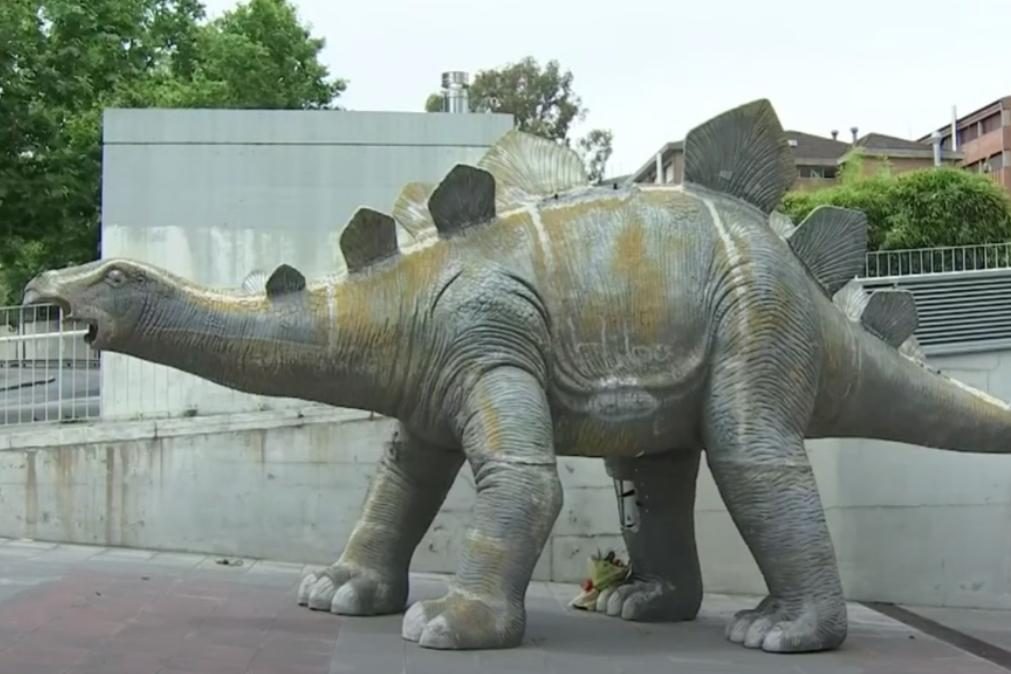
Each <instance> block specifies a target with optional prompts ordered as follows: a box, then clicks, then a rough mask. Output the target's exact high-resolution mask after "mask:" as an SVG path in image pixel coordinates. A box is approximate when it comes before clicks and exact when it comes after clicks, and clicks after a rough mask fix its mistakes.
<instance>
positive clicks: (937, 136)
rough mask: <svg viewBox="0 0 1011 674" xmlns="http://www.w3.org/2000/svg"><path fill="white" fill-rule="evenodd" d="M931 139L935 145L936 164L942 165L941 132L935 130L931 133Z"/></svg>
mask: <svg viewBox="0 0 1011 674" xmlns="http://www.w3.org/2000/svg"><path fill="white" fill-rule="evenodd" d="M930 141H931V143H932V144H933V145H934V166H940V165H941V132H940V131H935V132H934V133H932V134H930Z"/></svg>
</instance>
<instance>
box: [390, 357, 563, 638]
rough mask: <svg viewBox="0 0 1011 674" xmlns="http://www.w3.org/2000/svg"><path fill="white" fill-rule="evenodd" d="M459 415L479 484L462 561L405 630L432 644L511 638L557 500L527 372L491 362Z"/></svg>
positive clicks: (411, 613) (540, 393) (537, 387)
mask: <svg viewBox="0 0 1011 674" xmlns="http://www.w3.org/2000/svg"><path fill="white" fill-rule="evenodd" d="M459 419H460V422H459V432H460V435H461V440H462V445H463V448H464V452H465V453H466V455H467V459H468V461H469V462H470V465H471V468H472V470H473V471H474V481H475V486H476V491H477V502H476V504H475V507H474V511H473V520H472V523H471V525H470V526H469V527H468V529H467V532H466V543H465V549H464V555H463V560H462V562H461V564H460V567H459V570H458V571H457V574H456V577H455V578H454V579H453V581H452V582H451V583H450V587H449V591H448V593H447V594H446V595H445V596H444V597H442V598H441V599H436V600H432V601H423V602H419V603H417V604H415V605H414V606H412V607H411V608H410V609H409V610H408V612H407V614H406V615H405V616H404V623H403V636H404V638H405V639H409V640H411V641H417V642H418V643H419V644H420V645H421V646H425V647H429V648H445V649H466V648H506V647H512V646H516V645H517V644H519V643H520V641H521V640H522V638H523V632H524V628H525V625H526V611H525V609H524V597H525V595H526V590H527V586H528V585H529V583H530V576H531V574H532V573H533V569H534V564H535V563H536V562H537V558H538V557H539V556H540V554H541V551H542V549H543V547H544V544H545V542H546V540H547V537H548V533H549V532H550V530H551V527H552V526H553V525H554V522H555V519H556V518H557V517H558V513H559V511H560V510H561V506H562V488H561V483H560V482H559V479H558V472H557V468H556V465H555V456H554V447H553V443H552V426H551V417H550V413H549V410H548V403H547V398H546V396H545V394H544V389H543V387H542V385H541V383H540V382H539V381H537V379H536V378H534V377H533V376H532V375H530V374H529V373H527V372H526V371H524V370H521V369H518V368H514V367H504V366H503V367H498V368H495V369H493V370H491V371H490V372H488V373H486V374H484V375H483V376H482V377H481V379H480V380H478V382H477V383H476V384H475V385H474V388H473V389H472V391H471V392H470V394H469V395H468V396H467V399H466V402H465V403H464V406H463V410H462V413H461V414H460V415H459Z"/></svg>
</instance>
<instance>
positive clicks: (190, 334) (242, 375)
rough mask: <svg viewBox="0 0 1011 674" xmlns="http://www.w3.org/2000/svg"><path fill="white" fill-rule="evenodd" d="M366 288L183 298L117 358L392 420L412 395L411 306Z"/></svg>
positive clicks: (170, 297) (152, 310) (188, 292)
mask: <svg viewBox="0 0 1011 674" xmlns="http://www.w3.org/2000/svg"><path fill="white" fill-rule="evenodd" d="M361 285H362V284H355V283H338V284H336V285H327V286H323V287H320V288H316V289H313V290H305V291H301V292H296V293H291V294H289V295H284V296H282V297H280V298H275V299H272V300H271V299H267V298H266V297H264V296H263V295H260V296H254V297H250V296H242V295H233V294H228V293H216V292H211V291H207V290H204V289H199V288H188V287H182V288H178V289H175V290H174V291H173V292H172V293H168V294H167V295H166V296H164V297H160V298H159V300H158V301H157V302H151V303H149V305H148V307H147V309H146V310H145V312H144V313H143V315H142V317H141V320H140V321H139V322H138V324H137V327H136V328H135V330H134V331H133V333H132V334H131V336H130V338H129V339H127V340H123V342H124V343H123V344H121V345H118V348H114V349H113V350H117V351H121V352H124V353H127V354H130V355H134V356H137V357H139V358H142V359H145V360H149V361H153V362H157V363H161V364H163V365H168V366H170V367H174V368H176V369H179V370H183V371H185V372H189V373H191V374H195V375H197V376H200V377H202V378H205V379H208V380H210V381H213V382H216V383H218V384H222V385H224V386H228V387H230V388H234V389H237V390H239V391H243V392H246V393H253V394H257V395H266V396H277V397H297V398H301V399H305V400H312V401H317V402H324V403H328V404H331V405H336V406H340V407H355V408H358V409H367V410H370V411H375V412H378V413H380V414H393V413H394V412H395V410H396V407H397V405H398V404H399V399H400V397H401V396H402V393H401V391H402V389H403V388H404V387H405V386H406V382H405V381H404V377H403V376H401V375H400V373H399V372H398V371H397V363H398V362H401V363H402V362H404V359H405V357H404V353H403V351H404V348H405V347H406V346H408V345H407V344H405V342H404V341H403V340H402V339H400V336H401V333H402V331H403V328H404V320H403V319H404V316H403V311H402V309H403V303H402V302H400V301H398V300H397V298H395V297H392V295H393V294H392V293H385V295H386V296H384V297H381V298H379V297H375V296H374V293H372V294H371V295H370V293H369V292H368V290H369V289H368V288H364V287H361Z"/></svg>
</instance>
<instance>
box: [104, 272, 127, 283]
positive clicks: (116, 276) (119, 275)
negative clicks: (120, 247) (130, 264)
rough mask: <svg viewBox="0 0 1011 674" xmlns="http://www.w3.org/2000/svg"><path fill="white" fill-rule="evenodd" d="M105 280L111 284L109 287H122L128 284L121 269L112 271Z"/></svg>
mask: <svg viewBox="0 0 1011 674" xmlns="http://www.w3.org/2000/svg"><path fill="white" fill-rule="evenodd" d="M105 280H106V281H108V282H109V285H112V286H121V285H123V284H124V283H126V274H124V273H123V272H122V271H120V270H119V269H110V270H109V271H108V272H107V273H106V275H105Z"/></svg>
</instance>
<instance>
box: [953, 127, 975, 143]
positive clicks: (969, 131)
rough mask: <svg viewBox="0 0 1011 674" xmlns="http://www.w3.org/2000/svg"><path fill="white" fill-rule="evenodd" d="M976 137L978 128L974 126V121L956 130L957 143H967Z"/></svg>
mask: <svg viewBox="0 0 1011 674" xmlns="http://www.w3.org/2000/svg"><path fill="white" fill-rule="evenodd" d="M978 137H979V129H978V127H977V126H976V124H975V122H973V123H972V124H970V125H969V126H967V127H965V128H964V129H961V130H959V132H958V142H959V143H968V142H969V141H971V140H976V138H978Z"/></svg>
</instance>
